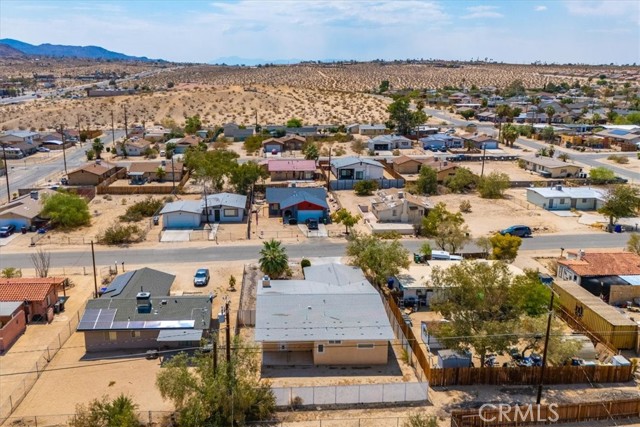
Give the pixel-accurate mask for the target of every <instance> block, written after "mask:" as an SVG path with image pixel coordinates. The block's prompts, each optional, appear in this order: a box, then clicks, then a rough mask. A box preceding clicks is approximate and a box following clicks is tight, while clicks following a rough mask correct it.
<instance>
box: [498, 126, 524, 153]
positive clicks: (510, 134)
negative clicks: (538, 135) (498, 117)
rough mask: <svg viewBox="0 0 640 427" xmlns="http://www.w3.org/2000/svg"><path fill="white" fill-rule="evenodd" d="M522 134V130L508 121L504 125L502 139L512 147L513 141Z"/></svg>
mask: <svg viewBox="0 0 640 427" xmlns="http://www.w3.org/2000/svg"><path fill="white" fill-rule="evenodd" d="M518 136H520V131H519V130H518V128H517V127H516V126H514V125H513V124H511V123H507V124H506V125H504V126H503V127H502V140H503V141H504V142H506V143H507V145H509V146H510V147H513V143H514V142H515V141H516V139H518Z"/></svg>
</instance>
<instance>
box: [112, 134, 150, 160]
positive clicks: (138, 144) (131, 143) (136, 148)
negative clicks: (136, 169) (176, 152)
mask: <svg viewBox="0 0 640 427" xmlns="http://www.w3.org/2000/svg"><path fill="white" fill-rule="evenodd" d="M123 145H124V152H126V153H127V154H126V155H127V156H142V155H144V152H145V151H147V149H148V148H150V147H151V141H147V140H146V139H140V138H132V139H129V140H127V141H125V142H124V144H116V154H117V155H118V156H123V155H124V152H123V151H122V147H123Z"/></svg>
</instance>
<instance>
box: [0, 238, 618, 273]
mask: <svg viewBox="0 0 640 427" xmlns="http://www.w3.org/2000/svg"><path fill="white" fill-rule="evenodd" d="M628 237H629V236H628V235H626V234H624V233H623V234H609V233H604V232H602V233H594V234H574V235H548V236H537V237H532V238H528V239H524V240H523V241H522V246H521V248H520V249H521V250H548V249H557V250H558V254H559V252H560V248H565V249H588V248H623V247H624V246H625V245H626V242H627V240H628ZM423 242H424V240H418V239H416V240H409V241H405V242H403V244H404V246H405V247H406V248H407V249H408V250H409V251H411V252H417V250H418V248H419V247H420V245H422V243H423ZM165 245H166V246H163V247H160V248H158V249H138V248H135V247H133V248H104V247H100V246H97V247H96V250H95V252H96V264H97V265H99V266H104V265H112V264H113V263H114V262H118V263H121V262H122V261H125V262H126V263H129V264H135V265H157V264H174V263H176V259H181V260H184V262H213V261H234V260H254V259H258V257H259V251H260V249H261V248H262V240H259V239H258V240H255V243H254V244H242V245H238V246H228V245H220V246H218V245H216V244H215V243H214V242H206V243H203V244H202V245H198V246H193V247H186V248H185V247H181V248H175V247H172V246H171V244H170V243H166V244H165ZM284 246H285V247H286V248H287V252H288V253H289V256H292V257H296V258H300V257H339V256H344V254H345V247H346V242H332V241H329V240H315V239H310V240H308V241H306V242H304V243H286V242H285V243H284ZM432 247H435V246H434V245H433V243H432ZM47 249H49V248H47ZM473 250H475V248H474V247H473V245H467V247H465V251H473ZM50 253H51V266H52V267H73V266H75V267H83V266H87V267H88V266H91V248H90V246H89V245H87V246H86V247H85V248H84V249H82V250H78V249H73V250H69V251H66V250H64V249H63V250H60V249H59V248H58V249H51V250H50ZM178 254H179V256H178ZM32 266H33V265H32V262H31V259H30V257H29V256H28V255H27V254H25V253H11V245H8V246H4V247H0V268H6V267H16V268H29V267H32Z"/></svg>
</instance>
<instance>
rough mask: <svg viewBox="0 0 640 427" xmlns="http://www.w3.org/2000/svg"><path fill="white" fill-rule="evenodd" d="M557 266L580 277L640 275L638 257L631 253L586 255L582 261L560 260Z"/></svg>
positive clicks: (639, 258)
mask: <svg viewBox="0 0 640 427" xmlns="http://www.w3.org/2000/svg"><path fill="white" fill-rule="evenodd" d="M558 264H560V265H564V266H566V267H569V268H570V269H571V270H573V271H574V272H575V273H576V274H578V275H580V276H618V275H636V274H640V256H638V255H636V254H634V253H631V252H617V253H612V252H609V253H597V252H593V253H586V254H584V255H583V256H582V259H562V260H559V261H558Z"/></svg>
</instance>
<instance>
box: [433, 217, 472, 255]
mask: <svg viewBox="0 0 640 427" xmlns="http://www.w3.org/2000/svg"><path fill="white" fill-rule="evenodd" d="M469 233H470V231H469V227H468V226H467V225H466V224H461V223H459V222H456V221H444V222H441V223H440V224H439V225H438V227H437V229H436V235H435V237H434V241H435V243H436V245H438V247H439V248H440V249H442V250H443V251H449V252H451V253H455V252H457V251H458V250H459V249H462V248H463V247H464V245H465V244H466V243H467V242H469V240H471V239H470V238H469Z"/></svg>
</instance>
